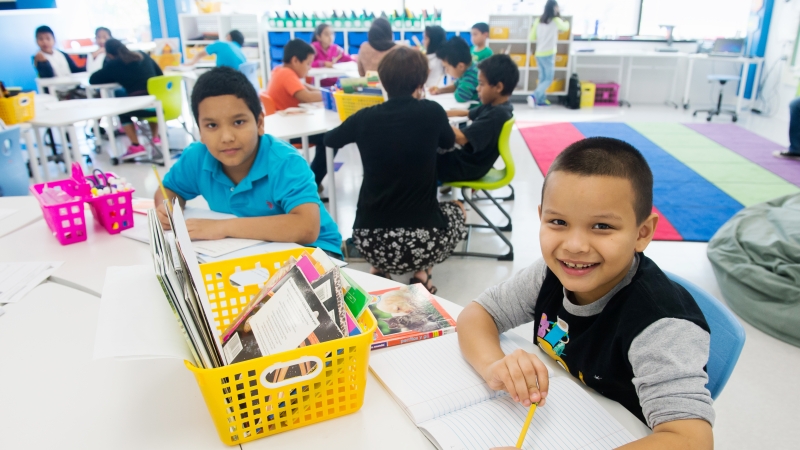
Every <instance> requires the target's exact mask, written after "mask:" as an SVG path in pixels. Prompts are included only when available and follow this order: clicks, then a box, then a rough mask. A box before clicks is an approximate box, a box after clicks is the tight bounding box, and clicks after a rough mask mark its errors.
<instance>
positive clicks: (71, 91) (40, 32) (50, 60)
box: [33, 25, 86, 100]
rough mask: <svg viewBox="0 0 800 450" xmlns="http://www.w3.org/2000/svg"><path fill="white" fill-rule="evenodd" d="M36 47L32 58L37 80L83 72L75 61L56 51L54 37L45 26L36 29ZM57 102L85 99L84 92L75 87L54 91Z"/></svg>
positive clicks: (50, 30) (83, 69)
mask: <svg viewBox="0 0 800 450" xmlns="http://www.w3.org/2000/svg"><path fill="white" fill-rule="evenodd" d="M36 45H38V46H39V51H38V52H36V55H34V57H33V64H34V65H35V66H36V71H37V72H38V73H39V78H55V77H66V76H69V75H71V74H73V73H76V72H85V71H86V69H85V68H80V67H78V65H77V64H75V61H73V60H72V58H70V57H69V55H67V54H66V53H64V52H62V51H61V50H58V49H56V48H55V47H56V35H55V33H53V30H52V29H51V28H50V27H48V26H47V25H42V26H40V27H39V28H37V29H36ZM56 96H57V97H58V98H59V100H68V99H75V98H86V91H84V90H83V89H81V88H80V87H78V85H77V84H76V85H75V86H66V87H61V88H59V89H56Z"/></svg>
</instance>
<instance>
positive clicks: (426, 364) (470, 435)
mask: <svg viewBox="0 0 800 450" xmlns="http://www.w3.org/2000/svg"><path fill="white" fill-rule="evenodd" d="M500 345H501V347H502V348H503V351H504V352H505V353H506V354H508V353H510V352H512V351H514V350H515V349H516V348H519V346H518V345H517V344H516V343H514V341H513V340H512V339H510V338H509V337H507V336H505V335H501V336H500ZM370 368H371V369H372V371H373V373H374V374H375V375H376V376H377V377H378V378H379V379H380V381H381V383H383V384H384V386H386V388H387V389H388V390H389V392H391V394H392V396H393V397H394V398H395V400H397V402H398V403H399V404H400V406H401V407H402V408H403V409H404V410H405V412H406V414H408V416H409V417H410V418H411V420H412V421H413V422H414V423H415V424H416V425H417V427H419V428H420V430H422V432H423V433H424V434H425V436H427V438H428V439H430V441H431V442H432V443H433V444H434V445H436V447H437V448H439V449H442V450H461V449H476V450H477V449H480V450H486V449H488V448H492V447H498V446H506V445H507V446H513V445H514V444H515V443H516V441H517V438H518V437H519V432H520V430H521V429H522V425H523V423H524V422H525V416H526V415H527V413H528V408H525V407H523V406H522V405H520V404H518V403H515V402H514V401H513V400H511V398H510V397H509V396H508V394H507V393H505V392H503V391H493V390H492V389H490V388H489V387H488V386H487V385H486V383H485V382H484V381H483V379H482V378H481V377H480V376H479V375H478V374H477V373H476V372H475V371H474V370H473V369H472V367H471V366H470V365H469V363H468V362H467V361H466V360H465V359H464V358H463V357H462V356H461V351H460V350H459V348H458V335H457V334H452V335H449V336H443V337H440V338H436V339H430V340H427V341H423V342H419V343H415V344H411V345H407V346H402V347H398V348H395V349H389V350H385V351H379V352H377V353H375V354H373V355H372V356H371V357H370ZM549 391H550V392H549V394H548V396H547V404H546V405H545V406H544V407H542V408H539V409H537V410H536V415H535V416H534V418H533V421H532V422H531V426H530V428H529V429H528V434H527V436H526V438H525V444H524V446H523V448H525V449H534V448H535V449H542V448H558V449H563V450H567V449H607V448H615V447H619V446H621V445H624V444H626V443H628V442H631V441H633V440H634V437H633V436H632V435H631V434H630V433H629V432H628V431H627V430H626V429H625V428H624V427H623V426H622V425H621V424H620V423H619V422H617V421H616V420H615V419H614V418H613V417H611V415H610V414H609V413H608V412H607V411H606V410H605V409H603V407H601V406H600V405H599V404H598V403H597V402H596V401H594V399H592V398H591V397H590V396H589V394H587V393H586V392H585V391H584V390H583V389H581V387H580V386H578V385H577V384H576V383H575V382H574V381H573V380H571V379H569V378H568V377H565V376H555V377H552V378H550V390H549Z"/></svg>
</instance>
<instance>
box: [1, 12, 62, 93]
mask: <svg viewBox="0 0 800 450" xmlns="http://www.w3.org/2000/svg"><path fill="white" fill-rule="evenodd" d="M63 20H64V19H63V18H62V17H61V15H60V14H53V13H47V12H37V11H31V12H29V13H28V12H25V13H23V12H14V13H6V12H0V42H2V44H3V52H2V53H3V55H2V63H0V81H2V82H3V83H5V85H6V86H21V87H22V88H23V89H25V90H34V89H36V82H35V81H34V79H35V78H36V70H35V69H34V67H33V61H32V59H31V58H32V57H33V55H35V54H36V52H37V51H39V47H38V46H37V45H36V37H35V36H34V31H35V30H36V28H37V27H38V26H40V25H45V24H46V25H49V26H50V28H52V29H53V31H54V32H55V34H56V39H57V38H58V36H59V29H60V28H62V27H63V25H64V24H63Z"/></svg>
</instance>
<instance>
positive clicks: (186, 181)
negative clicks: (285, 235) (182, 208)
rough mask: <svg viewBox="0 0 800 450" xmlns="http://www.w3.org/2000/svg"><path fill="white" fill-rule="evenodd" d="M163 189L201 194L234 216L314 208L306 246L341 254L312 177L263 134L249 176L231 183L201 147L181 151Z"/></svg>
mask: <svg viewBox="0 0 800 450" xmlns="http://www.w3.org/2000/svg"><path fill="white" fill-rule="evenodd" d="M164 186H165V187H166V188H167V189H169V190H171V191H173V192H175V193H176V194H178V195H180V196H181V197H182V198H183V199H185V200H190V199H193V198H195V197H197V196H198V195H202V196H203V198H205V199H206V201H207V202H208V206H209V207H210V208H211V210H212V211H217V212H221V213H227V214H233V215H235V216H236V217H264V216H276V215H279V214H288V213H289V212H290V211H291V210H293V209H294V208H296V207H298V206H300V205H303V204H305V203H314V204H315V205H318V206H319V222H320V223H319V225H320V226H319V228H320V229H319V237H318V238H317V241H316V242H314V243H313V244H310V245H311V246H312V247H320V248H322V249H323V250H327V251H329V252H333V253H337V254H341V253H342V249H341V246H342V235H341V234H339V228H338V227H337V226H336V223H335V222H334V221H333V219H332V218H331V216H330V214H328V211H327V210H326V209H325V207H324V206H322V202H321V201H320V199H319V194H318V193H317V184H316V183H315V182H314V173H313V172H311V168H309V167H308V163H306V161H305V159H303V157H302V156H300V153H298V151H297V149H295V148H294V147H292V146H291V145H289V144H287V143H286V142H284V141H281V140H278V139H276V138H274V137H272V136H270V135H268V134H265V135H263V136H261V139H260V143H259V148H258V153H256V159H255V161H253V167H251V168H250V173H248V174H247V176H245V177H244V179H243V180H242V181H241V182H240V183H239V184H238V185H236V184H234V183H233V181H231V179H230V178H228V176H227V175H225V172H223V171H222V164H221V163H220V162H219V161H218V160H217V159H216V158H214V156H213V155H211V153H210V152H209V151H208V148H207V147H206V146H205V144H203V143H202V142H195V143H192V144H191V145H189V146H188V147H186V150H184V151H183V154H182V155H181V157H180V158H178V160H177V162H175V164H174V165H173V166H172V168H170V170H169V172H167V175H166V176H165V177H164Z"/></svg>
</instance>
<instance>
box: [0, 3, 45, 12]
mask: <svg viewBox="0 0 800 450" xmlns="http://www.w3.org/2000/svg"><path fill="white" fill-rule="evenodd" d="M55 7H56V0H0V11H9V10H16V9H41V8H55Z"/></svg>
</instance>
